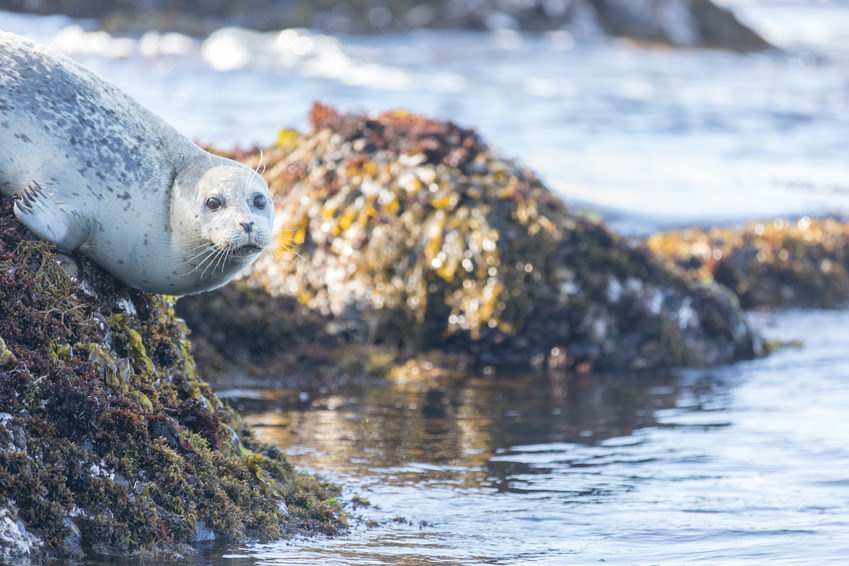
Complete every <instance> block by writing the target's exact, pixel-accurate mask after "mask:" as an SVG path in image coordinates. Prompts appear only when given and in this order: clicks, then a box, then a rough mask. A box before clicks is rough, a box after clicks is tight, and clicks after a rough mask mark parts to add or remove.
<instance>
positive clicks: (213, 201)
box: [205, 197, 223, 212]
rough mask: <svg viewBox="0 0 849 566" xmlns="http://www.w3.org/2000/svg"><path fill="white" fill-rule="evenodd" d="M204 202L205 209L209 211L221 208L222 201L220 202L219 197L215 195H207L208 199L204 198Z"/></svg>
mask: <svg viewBox="0 0 849 566" xmlns="http://www.w3.org/2000/svg"><path fill="white" fill-rule="evenodd" d="M205 204H206V209H207V210H208V211H210V212H215V211H216V210H218V209H219V208H221V206H222V205H223V203H222V202H221V199H219V198H216V197H209V198H208V199H206V203H205Z"/></svg>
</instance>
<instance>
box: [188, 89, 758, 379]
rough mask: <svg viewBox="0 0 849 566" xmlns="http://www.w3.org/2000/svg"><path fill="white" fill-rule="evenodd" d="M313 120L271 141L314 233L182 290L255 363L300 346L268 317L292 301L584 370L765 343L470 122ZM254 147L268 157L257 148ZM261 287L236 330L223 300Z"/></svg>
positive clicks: (686, 358)
mask: <svg viewBox="0 0 849 566" xmlns="http://www.w3.org/2000/svg"><path fill="white" fill-rule="evenodd" d="M311 119H312V123H313V127H314V129H313V132H312V133H311V134H309V135H308V136H306V137H304V138H297V137H296V136H295V137H292V136H294V134H291V133H289V134H288V135H287V136H281V139H283V138H286V139H285V140H284V141H285V143H284V144H283V145H282V146H279V147H276V148H269V149H267V150H266V151H264V152H263V157H264V163H265V166H266V171H265V177H266V179H267V180H268V181H269V185H270V187H271V189H272V193H273V194H274V195H275V200H276V206H277V215H278V218H282V219H284V220H283V221H284V226H283V228H284V229H285V230H286V231H283V232H281V235H282V237H283V238H284V240H283V243H290V244H291V243H292V242H302V243H301V244H300V245H299V246H298V253H299V254H300V257H286V256H285V251H284V256H282V257H281V255H280V254H274V253H267V254H266V255H265V256H263V257H261V258H260V259H259V260H258V261H257V263H256V264H254V266H252V267H251V268H250V269H249V270H248V271H247V272H246V273H245V275H244V278H243V282H242V283H241V284H240V285H241V286H240V287H234V288H231V289H225V290H221V291H218V292H213V293H209V294H206V295H201V296H197V297H186V298H183V299H181V300H180V301H179V303H178V309H179V312H180V313H181V315H182V316H185V317H186V319H187V321H188V322H189V325H190V326H191V327H192V328H204V329H206V330H204V332H203V335H204V339H205V340H207V341H210V340H212V341H213V343H212V344H211V347H212V349H216V350H223V349H225V348H226V347H227V345H228V344H230V345H232V344H233V343H234V342H236V341H238V340H239V337H238V336H237V335H240V336H242V338H241V340H242V341H245V340H247V342H249V343H250V345H251V348H252V349H251V350H250V351H249V352H248V353H247V354H246V356H247V358H249V359H251V361H252V364H253V367H255V368H256V369H257V371H258V375H261V374H262V372H263V369H262V368H263V366H265V365H266V364H267V361H268V360H269V359H272V358H274V357H276V356H279V355H281V354H280V353H279V352H287V351H288V348H289V347H290V346H289V343H288V340H286V339H281V338H280V337H281V336H283V335H284V334H285V330H278V331H269V330H268V328H270V327H272V326H282V327H286V326H289V327H291V328H295V329H296V328H299V324H300V322H299V321H300V320H302V319H303V315H298V314H296V313H298V312H300V311H298V310H297V309H295V308H294V307H293V305H295V304H297V305H298V308H299V309H300V308H306V309H308V312H310V313H312V316H313V317H314V318H313V320H314V321H315V326H314V328H316V329H318V330H319V336H318V337H317V338H316V339H314V340H313V344H315V345H320V344H333V343H335V344H337V346H335V347H336V348H338V347H340V346H341V345H373V346H379V347H381V348H384V349H385V350H384V351H388V352H390V353H394V354H391V355H395V356H396V357H397V358H398V359H403V358H404V357H405V356H409V355H412V354H414V353H419V352H426V351H429V350H437V351H440V352H443V353H446V352H447V353H457V354H458V355H462V356H469V357H471V358H472V360H473V361H474V362H476V363H479V364H519V365H525V366H527V365H543V364H546V365H548V366H549V367H564V368H568V369H576V370H581V371H584V370H589V369H593V368H595V369H600V368H637V367H660V366H680V365H706V364H716V363H722V362H729V361H732V360H735V359H739V358H745V357H750V356H752V355H754V353H755V349H756V344H755V342H756V339H755V338H754V337H753V335H752V334H751V332H750V330H749V328H748V326H747V324H746V322H745V319H744V317H743V314H742V312H741V311H740V309H739V308H738V307H737V303H736V300H735V298H734V297H733V296H732V295H731V294H730V293H728V292H727V290H725V289H724V288H722V287H720V286H717V285H702V284H699V283H693V282H692V281H691V280H689V279H688V278H687V277H685V276H684V275H683V274H678V273H675V272H673V271H672V270H670V269H668V268H666V267H665V266H663V265H661V264H660V262H658V261H657V260H656V259H655V258H654V256H653V255H652V254H651V252H650V251H649V250H648V249H647V248H645V247H644V246H642V245H637V244H634V243H632V242H630V241H627V240H625V239H623V238H621V237H619V236H617V235H616V234H613V233H611V232H609V231H608V230H607V229H606V228H605V227H604V226H603V225H602V224H600V223H598V222H596V221H594V220H592V219H589V218H585V217H583V216H582V215H580V214H578V213H576V212H575V211H570V210H569V209H567V208H566V207H565V206H564V204H563V203H562V201H560V200H559V199H558V198H557V197H556V196H554V195H553V194H552V193H551V192H550V191H549V190H548V189H547V188H546V187H545V186H543V184H542V183H541V182H540V181H539V179H537V178H536V177H535V176H534V175H533V173H531V172H529V171H527V170H525V169H523V168H522V167H520V166H518V165H517V164H515V163H514V162H512V161H510V160H506V159H502V158H500V157H498V156H497V155H496V154H495V152H494V151H493V150H492V149H491V148H489V147H488V146H486V145H485V144H484V142H483V141H482V140H481V139H480V138H479V137H478V136H477V134H476V133H475V132H474V131H472V130H469V129H465V128H461V127H458V126H456V125H454V124H452V123H449V122H438V121H433V120H428V119H425V118H423V117H420V116H415V115H410V114H407V113H404V112H388V113H384V114H381V115H377V116H366V115H360V114H338V113H336V112H335V111H333V110H332V109H330V108H327V107H325V106H321V105H316V106H315V107H314V109H313V111H312V115H311ZM236 157H238V156H236ZM243 157H244V158H245V159H246V162H247V163H249V164H251V165H254V166H257V165H258V162H259V155H258V154H254V155H253V156H243ZM250 293H254V294H259V295H260V296H262V297H263V301H264V302H263V308H262V309H261V312H260V314H261V316H260V318H259V319H257V320H255V321H254V322H251V323H250V324H243V323H239V324H237V325H236V326H235V328H234V327H233V325H232V323H231V318H232V314H231V311H232V309H230V310H227V309H224V308H210V307H209V305H210V304H216V303H215V301H221V304H222V305H223V304H227V303H230V304H233V305H237V306H239V308H238V309H237V310H239V311H240V312H241V306H242V305H244V304H246V300H245V299H240V298H238V296H239V295H243V296H245V295H246V294H250ZM293 301H294V302H293ZM261 319H267V320H269V321H272V322H271V323H262V322H260V320H261ZM251 329H252V330H253V333H251ZM289 332H291V331H289ZM245 336H250V338H249V339H247V338H245ZM295 342H297V339H296V340H295Z"/></svg>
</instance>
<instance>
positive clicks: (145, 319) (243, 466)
mask: <svg viewBox="0 0 849 566" xmlns="http://www.w3.org/2000/svg"><path fill="white" fill-rule="evenodd" d="M186 334H187V331H186V327H185V325H184V323H183V322H182V321H181V320H179V319H178V318H176V317H175V315H174V312H173V300H172V299H169V298H167V297H161V296H156V295H148V294H144V293H139V292H136V291H132V290H129V289H128V288H126V287H124V286H123V285H120V284H119V283H117V282H116V281H115V280H114V279H113V278H111V277H110V276H108V275H106V274H105V273H104V272H102V271H101V270H100V269H99V268H98V267H97V266H96V265H95V264H93V263H92V262H91V261H89V260H88V259H86V258H84V257H82V256H74V257H73V258H70V257H67V256H63V255H57V254H56V253H55V252H54V251H53V248H52V246H51V245H50V244H47V243H45V242H43V241H41V240H38V239H35V238H34V237H33V236H32V235H31V234H29V232H28V231H27V230H26V229H25V228H23V227H22V225H21V224H20V223H19V222H18V221H17V219H16V218H15V217H14V216H13V215H12V214H11V202H10V199H2V200H0V557H2V556H5V557H7V558H13V557H20V556H31V557H32V556H36V557H50V558H56V557H63V556H64V557H67V556H80V555H84V554H92V553H93V554H116V555H122V556H127V555H151V554H159V555H174V554H180V553H186V552H191V551H192V547H191V546H190V544H191V543H193V542H199V541H209V540H231V541H237V540H243V539H245V538H247V537H258V538H263V537H272V536H280V535H284V534H287V533H290V532H298V531H303V530H305V529H315V530H322V531H327V532H333V531H335V530H336V529H338V528H340V527H341V526H342V525H343V521H344V518H343V516H342V515H341V514H340V512H339V509H338V505H337V504H336V502H335V500H334V499H333V497H334V495H335V490H334V488H333V487H332V486H330V485H327V484H324V483H322V482H319V481H318V480H316V479H315V478H312V477H309V476H304V475H302V474H300V473H298V472H297V471H295V470H294V469H293V468H292V466H291V465H290V464H289V463H288V462H287V460H286V458H285V456H283V455H282V454H281V453H279V452H278V451H277V450H275V449H274V448H272V447H269V446H266V445H261V444H259V443H257V442H256V441H254V440H253V439H252V437H251V434H250V431H249V430H248V429H247V428H246V427H244V426H243V425H242V424H241V423H240V421H239V420H238V418H237V417H236V415H235V414H234V413H232V411H230V410H229V409H228V408H226V407H225V406H223V405H222V403H221V402H220V401H219V400H218V398H217V397H216V396H215V394H214V393H213V392H212V391H211V390H210V389H209V387H208V386H207V385H206V384H205V383H204V382H202V381H201V380H199V379H198V377H197V376H196V373H195V365H194V361H193V358H192V356H191V355H190V352H189V343H188V340H187V338H186Z"/></svg>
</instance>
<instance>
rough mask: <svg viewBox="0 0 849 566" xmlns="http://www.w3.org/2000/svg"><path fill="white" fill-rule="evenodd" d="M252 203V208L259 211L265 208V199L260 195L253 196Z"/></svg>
mask: <svg viewBox="0 0 849 566" xmlns="http://www.w3.org/2000/svg"><path fill="white" fill-rule="evenodd" d="M253 203H254V208H258V209H259V210H262V209H263V208H265V197H264V196H262V195H254V201H253Z"/></svg>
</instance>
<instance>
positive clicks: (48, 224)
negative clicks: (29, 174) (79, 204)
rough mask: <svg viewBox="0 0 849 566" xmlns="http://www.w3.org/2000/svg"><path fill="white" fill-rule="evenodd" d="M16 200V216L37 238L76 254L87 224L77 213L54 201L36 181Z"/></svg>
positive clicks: (17, 196) (83, 239) (18, 195)
mask: <svg viewBox="0 0 849 566" xmlns="http://www.w3.org/2000/svg"><path fill="white" fill-rule="evenodd" d="M33 185H34V186H30V185H28V186H27V188H26V190H24V191H23V192H21V193H18V194H17V195H15V196H16V198H15V207H14V208H15V216H17V217H18V220H20V221H21V222H23V224H24V226H26V227H27V228H29V229H30V230H31V231H32V232H33V233H34V234H35V235H36V236H38V237H39V238H42V239H44V240H48V241H50V242H53V243H54V244H56V246H57V247H58V248H59V249H61V250H64V251H74V250H76V249H77V248H78V247H80V245H81V244H82V243H83V242H84V241H85V239H86V235H87V233H88V230H87V229H86V226H87V224H88V223H87V222H85V220H84V219H83V218H82V217H81V216H80V215H79V214H78V213H77V212H76V211H74V210H72V209H69V208H67V207H66V206H61V205H59V204H57V203H55V202H53V201H52V200H51V199H50V197H49V196H47V195H45V194H44V189H42V188H41V186H39V184H38V183H36V182H35V181H33Z"/></svg>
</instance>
